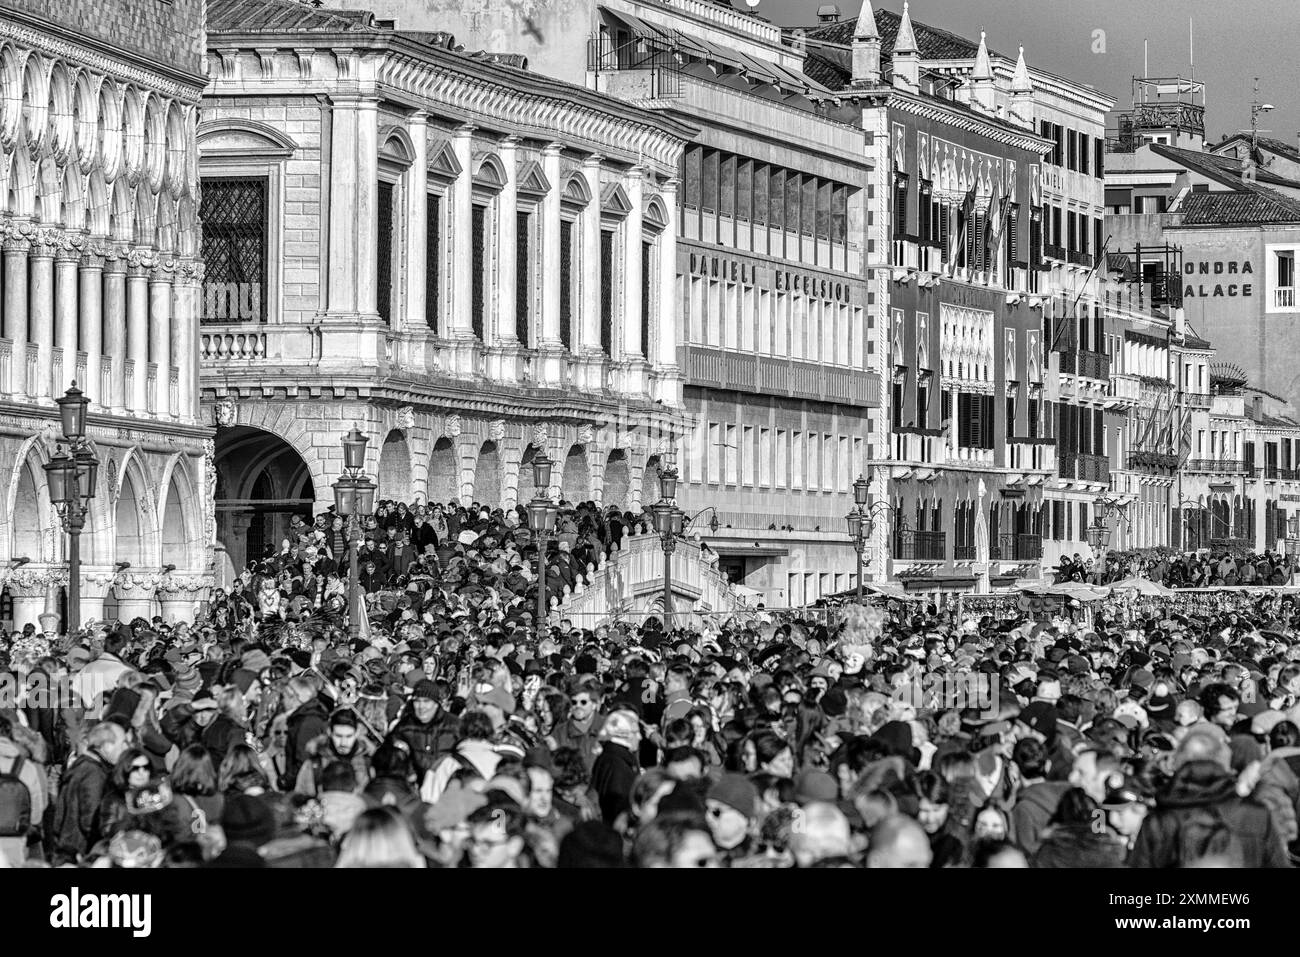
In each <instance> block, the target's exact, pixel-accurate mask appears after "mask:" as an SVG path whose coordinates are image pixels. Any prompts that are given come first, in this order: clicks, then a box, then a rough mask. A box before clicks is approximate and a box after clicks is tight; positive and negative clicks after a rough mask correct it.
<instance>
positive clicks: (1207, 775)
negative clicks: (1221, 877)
mask: <svg viewBox="0 0 1300 957" xmlns="http://www.w3.org/2000/svg"><path fill="white" fill-rule="evenodd" d="M1231 760H1232V753H1231V750H1230V748H1229V747H1228V742H1227V741H1226V740H1225V739H1224V738H1223V736H1222V735H1220V734H1217V733H1216V732H1215V731H1214V730H1213V729H1211V728H1208V727H1206V728H1205V729H1204V730H1201V729H1200V728H1194V729H1193V730H1192V731H1191V732H1190V733H1189V734H1188V735H1187V737H1186V738H1184V739H1183V742H1182V743H1181V744H1180V745H1179V748H1178V754H1177V756H1176V757H1175V767H1176V770H1175V771H1174V776H1173V777H1172V778H1171V779H1170V781H1169V783H1168V785H1167V786H1166V787H1165V788H1164V790H1163V791H1161V792H1160V793H1159V794H1157V795H1156V807H1155V810H1153V811H1152V812H1151V813H1149V814H1148V815H1147V818H1146V820H1145V821H1143V822H1142V830H1141V831H1139V832H1138V836H1137V842H1136V843H1135V844H1134V846H1133V852H1132V854H1131V855H1130V856H1129V861H1128V864H1129V867H1183V866H1187V865H1190V864H1194V863H1196V862H1198V861H1202V860H1215V861H1223V862H1226V863H1227V864H1228V865H1229V866H1232V867H1290V866H1291V862H1290V859H1289V858H1288V856H1287V852H1286V846H1285V844H1284V843H1283V841H1282V835H1281V833H1280V832H1279V831H1278V830H1277V828H1276V827H1275V825H1274V824H1273V816H1272V815H1271V814H1270V813H1269V810H1268V807H1267V806H1266V805H1264V804H1263V803H1261V802H1259V801H1256V800H1254V799H1253V798H1243V797H1241V796H1240V795H1239V794H1238V793H1237V776H1236V775H1235V774H1233V773H1232V771H1231V770H1230V766H1231V765H1230V762H1231Z"/></svg>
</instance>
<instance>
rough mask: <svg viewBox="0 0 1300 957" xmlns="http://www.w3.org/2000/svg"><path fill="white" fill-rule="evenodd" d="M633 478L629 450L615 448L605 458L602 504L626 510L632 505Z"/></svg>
mask: <svg viewBox="0 0 1300 957" xmlns="http://www.w3.org/2000/svg"><path fill="white" fill-rule="evenodd" d="M631 491H632V478H631V476H630V475H629V473H628V468H627V452H625V451H624V450H623V449H614V450H612V451H611V452H610V453H609V458H607V459H606V460H605V485H604V491H603V493H602V495H601V504H602V505H604V506H605V507H606V508H609V507H610V506H611V505H613V506H614V507H616V508H617V509H618V510H619V511H625V510H626V509H627V508H628V506H629V505H631V501H630V499H631V495H630V493H631Z"/></svg>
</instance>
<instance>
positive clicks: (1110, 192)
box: [1106, 186, 1133, 206]
mask: <svg viewBox="0 0 1300 957" xmlns="http://www.w3.org/2000/svg"><path fill="white" fill-rule="evenodd" d="M1106 205H1107V206H1132V205H1133V190H1132V189H1130V188H1125V187H1120V188H1116V187H1114V186H1107V187H1106Z"/></svg>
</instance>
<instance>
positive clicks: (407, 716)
mask: <svg viewBox="0 0 1300 957" xmlns="http://www.w3.org/2000/svg"><path fill="white" fill-rule="evenodd" d="M445 697H446V693H445V692H444V691H441V690H440V689H439V688H438V684H437V682H435V681H431V680H429V679H428V678H424V679H422V680H421V681H418V682H416V685H415V688H414V690H413V691H412V692H411V700H410V702H409V703H408V704H407V705H406V706H405V708H403V710H402V716H401V717H400V718H399V719H398V722H397V727H395V728H394V729H393V732H392V737H393V738H395V739H397V740H399V741H402V742H403V743H404V744H405V745H406V746H407V748H409V749H410V752H411V763H412V765H414V767H415V771H416V774H417V776H418V777H417V780H420V781H423V780H424V776H425V775H426V774H428V773H429V772H430V771H431V770H433V766H434V765H435V764H437V763H438V759H439V758H440V757H442V756H443V755H444V754H449V753H451V749H452V748H454V747H455V746H456V739H457V735H458V731H459V724H460V723H459V721H457V719H456V717H455V716H454V715H452V714H451V713H449V712H448V711H446V710H445V709H444V707H443V705H444V701H443V699H444V698H445Z"/></svg>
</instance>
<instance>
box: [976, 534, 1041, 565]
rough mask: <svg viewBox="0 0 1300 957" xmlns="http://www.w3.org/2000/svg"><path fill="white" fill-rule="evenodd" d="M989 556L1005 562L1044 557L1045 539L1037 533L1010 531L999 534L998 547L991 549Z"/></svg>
mask: <svg viewBox="0 0 1300 957" xmlns="http://www.w3.org/2000/svg"><path fill="white" fill-rule="evenodd" d="M994 551H996V554H993V552H994ZM989 557H991V558H997V559H999V560H1001V561H1004V562H1025V561H1036V560H1038V559H1040V558H1042V557H1043V540H1042V539H1041V538H1039V537H1038V536H1037V535H1028V534H1021V535H1017V534H1015V533H1012V532H1008V533H1007V534H1005V535H999V536H998V544H997V548H996V549H995V550H990V556H989Z"/></svg>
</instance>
